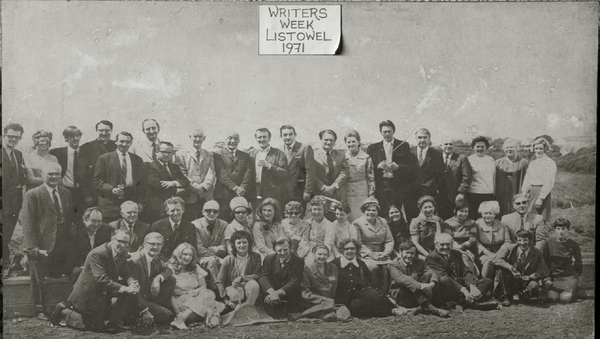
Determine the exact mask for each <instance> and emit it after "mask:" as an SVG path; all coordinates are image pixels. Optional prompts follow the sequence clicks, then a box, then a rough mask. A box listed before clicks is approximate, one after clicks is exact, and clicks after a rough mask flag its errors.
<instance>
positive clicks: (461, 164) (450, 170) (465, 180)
mask: <svg viewBox="0 0 600 339" xmlns="http://www.w3.org/2000/svg"><path fill="white" fill-rule="evenodd" d="M444 157H445V155H444V154H442V164H443V161H444ZM443 166H444V183H443V186H442V191H443V193H444V194H446V197H447V198H448V201H451V202H454V200H455V199H456V196H457V195H458V193H462V194H466V193H467V190H468V189H469V185H471V164H469V159H467V157H466V156H464V155H462V154H458V153H452V154H451V155H450V159H449V160H448V166H445V164H444V165H443Z"/></svg>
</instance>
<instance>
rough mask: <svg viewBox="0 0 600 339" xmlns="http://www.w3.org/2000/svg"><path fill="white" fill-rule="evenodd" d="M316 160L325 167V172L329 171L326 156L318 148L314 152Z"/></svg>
mask: <svg viewBox="0 0 600 339" xmlns="http://www.w3.org/2000/svg"><path fill="white" fill-rule="evenodd" d="M315 153H316V154H315V156H316V158H317V159H318V160H319V162H320V163H321V164H323V166H324V167H325V172H327V171H328V170H329V166H327V155H326V154H325V151H324V150H323V149H322V148H319V149H318V151H316V152H315Z"/></svg>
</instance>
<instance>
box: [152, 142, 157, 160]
mask: <svg viewBox="0 0 600 339" xmlns="http://www.w3.org/2000/svg"><path fill="white" fill-rule="evenodd" d="M156 149H157V146H156V144H155V143H152V160H156Z"/></svg>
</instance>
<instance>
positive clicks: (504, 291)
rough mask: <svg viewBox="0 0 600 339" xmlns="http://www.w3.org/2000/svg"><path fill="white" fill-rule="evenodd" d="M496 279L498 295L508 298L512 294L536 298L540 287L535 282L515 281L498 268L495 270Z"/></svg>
mask: <svg viewBox="0 0 600 339" xmlns="http://www.w3.org/2000/svg"><path fill="white" fill-rule="evenodd" d="M496 279H497V280H498V290H497V291H498V294H499V295H500V296H504V297H508V296H510V295H513V294H526V295H527V296H528V297H532V296H538V294H539V292H540V285H539V284H538V282H537V281H534V280H530V281H524V280H522V279H515V277H514V276H513V274H512V273H511V272H510V271H509V270H507V269H505V268H500V267H498V268H497V269H496Z"/></svg>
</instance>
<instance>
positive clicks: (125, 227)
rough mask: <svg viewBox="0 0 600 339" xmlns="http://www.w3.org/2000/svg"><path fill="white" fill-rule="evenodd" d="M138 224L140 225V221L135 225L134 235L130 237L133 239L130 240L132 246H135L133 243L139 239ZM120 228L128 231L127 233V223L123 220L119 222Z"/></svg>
mask: <svg viewBox="0 0 600 339" xmlns="http://www.w3.org/2000/svg"><path fill="white" fill-rule="evenodd" d="M138 224H139V222H138V221H136V222H135V223H134V224H133V232H132V233H131V234H130V235H129V236H130V237H131V239H130V241H129V243H130V244H133V243H134V242H135V239H136V238H137V236H136V234H137V231H138V229H139V226H138ZM119 228H121V229H124V230H126V231H127V223H126V222H125V220H123V219H121V220H120V221H119Z"/></svg>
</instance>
